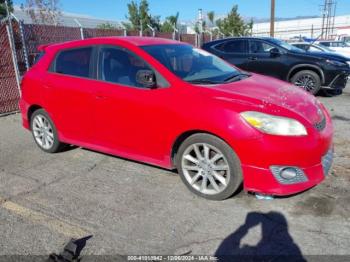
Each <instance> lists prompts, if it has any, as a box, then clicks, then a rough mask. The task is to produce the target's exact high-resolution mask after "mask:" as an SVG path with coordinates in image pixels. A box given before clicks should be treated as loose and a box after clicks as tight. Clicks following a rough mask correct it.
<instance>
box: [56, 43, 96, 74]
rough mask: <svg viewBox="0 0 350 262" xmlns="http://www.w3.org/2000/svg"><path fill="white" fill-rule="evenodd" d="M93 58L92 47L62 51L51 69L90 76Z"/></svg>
mask: <svg viewBox="0 0 350 262" xmlns="http://www.w3.org/2000/svg"><path fill="white" fill-rule="evenodd" d="M91 58H92V47H85V48H77V49H71V50H65V51H61V52H60V53H59V54H58V55H57V57H56V60H55V63H54V67H53V68H52V69H51V71H53V72H55V73H59V74H64V75H70V76H78V77H90V75H91V68H92V66H91V64H92V63H91V60H92V59H91Z"/></svg>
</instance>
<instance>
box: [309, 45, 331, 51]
mask: <svg viewBox="0 0 350 262" xmlns="http://www.w3.org/2000/svg"><path fill="white" fill-rule="evenodd" d="M313 45H314V46H317V47H319V48H321V49H322V50H324V51H326V52H335V51H334V50H333V49H330V48H329V47H327V46H324V45H319V44H313Z"/></svg>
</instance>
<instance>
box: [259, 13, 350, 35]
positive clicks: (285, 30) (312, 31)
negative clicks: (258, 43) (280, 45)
mask: <svg viewBox="0 0 350 262" xmlns="http://www.w3.org/2000/svg"><path fill="white" fill-rule="evenodd" d="M334 27H335V29H334V32H333V34H334V35H342V34H348V35H350V15H342V16H336V17H335V21H334ZM321 28H322V17H317V18H305V19H293V20H287V21H277V22H276V23H275V37H276V38H281V39H290V38H293V37H296V36H304V37H310V38H316V37H318V36H319V35H320V34H321ZM253 35H254V36H269V35H270V23H269V22H265V23H256V24H254V26H253Z"/></svg>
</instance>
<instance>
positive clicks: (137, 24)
mask: <svg viewBox="0 0 350 262" xmlns="http://www.w3.org/2000/svg"><path fill="white" fill-rule="evenodd" d="M127 19H128V20H129V22H130V25H131V27H132V29H134V30H141V27H142V30H144V31H147V30H149V29H148V26H147V25H150V26H151V27H153V28H155V29H156V30H159V28H160V22H159V20H160V17H159V16H152V15H151V14H150V12H149V4H148V1H147V0H141V2H140V4H137V2H136V1H134V0H133V1H131V2H130V3H129V4H128V16H127Z"/></svg>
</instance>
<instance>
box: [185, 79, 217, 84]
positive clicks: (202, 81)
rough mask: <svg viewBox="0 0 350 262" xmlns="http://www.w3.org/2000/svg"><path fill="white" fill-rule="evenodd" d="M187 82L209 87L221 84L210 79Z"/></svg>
mask: <svg viewBox="0 0 350 262" xmlns="http://www.w3.org/2000/svg"><path fill="white" fill-rule="evenodd" d="M187 82H189V83H191V84H209V85H216V84H220V82H216V81H212V80H209V79H194V80H188V81H187Z"/></svg>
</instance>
